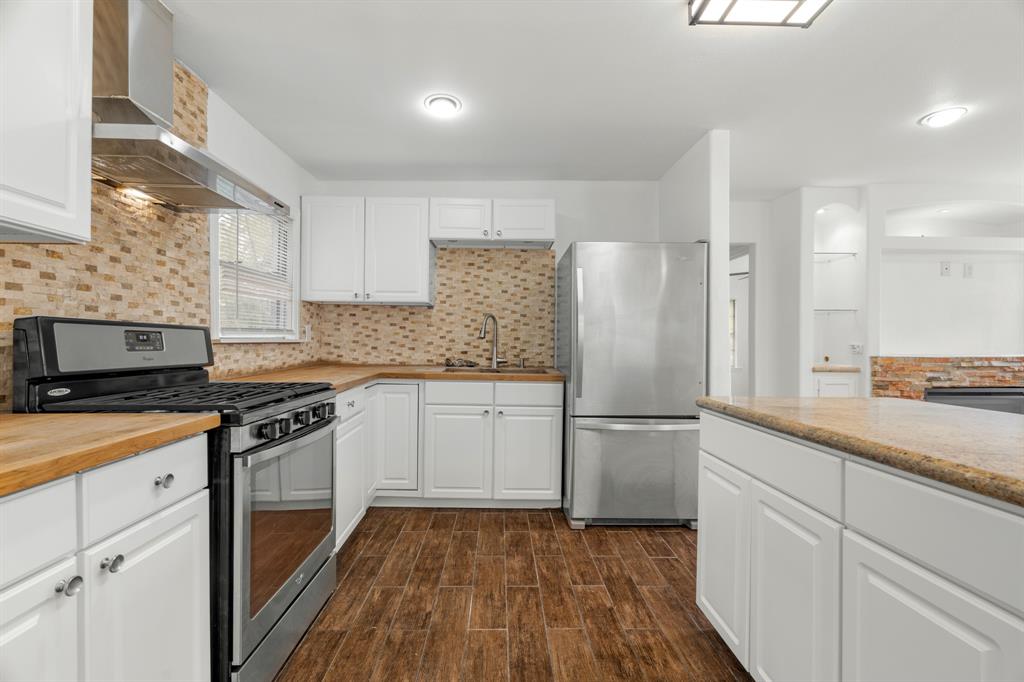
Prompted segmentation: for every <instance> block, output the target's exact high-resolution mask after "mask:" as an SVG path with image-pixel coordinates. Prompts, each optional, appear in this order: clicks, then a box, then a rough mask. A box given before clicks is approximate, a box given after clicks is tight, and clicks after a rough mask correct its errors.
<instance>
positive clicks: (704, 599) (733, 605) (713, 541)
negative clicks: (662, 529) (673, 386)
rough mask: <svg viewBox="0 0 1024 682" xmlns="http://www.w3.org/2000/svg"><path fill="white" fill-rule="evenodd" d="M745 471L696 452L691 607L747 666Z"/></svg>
mask: <svg viewBox="0 0 1024 682" xmlns="http://www.w3.org/2000/svg"><path fill="white" fill-rule="evenodd" d="M750 483H751V479H750V477H749V476H747V475H746V474H744V473H743V472H741V471H740V470H739V469H734V468H733V467H731V466H729V465H728V464H726V463H725V462H722V461H720V460H718V459H716V458H714V457H712V456H711V455H709V454H708V453H706V452H703V451H702V452H701V453H700V475H699V477H698V493H697V518H698V520H699V523H700V530H699V531H698V532H697V606H699V607H700V610H701V611H703V612H704V615H705V616H707V617H708V620H710V621H711V623H712V625H714V626H715V629H716V630H717V631H718V634H720V635H721V636H722V639H724V640H725V643H726V644H727V645H728V646H729V648H730V649H732V652H733V654H735V655H736V658H737V659H739V661H740V663H742V664H743V666H744V667H747V617H748V615H749V608H750V603H749V599H748V594H749V592H748V591H749V583H750V580H749V579H750Z"/></svg>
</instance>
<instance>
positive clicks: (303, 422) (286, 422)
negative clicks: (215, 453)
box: [231, 399, 336, 452]
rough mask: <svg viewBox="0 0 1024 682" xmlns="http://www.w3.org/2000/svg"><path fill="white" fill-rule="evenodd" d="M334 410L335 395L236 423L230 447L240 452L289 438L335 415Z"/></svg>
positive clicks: (233, 450)
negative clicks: (251, 421) (238, 424)
mask: <svg viewBox="0 0 1024 682" xmlns="http://www.w3.org/2000/svg"><path fill="white" fill-rule="evenodd" d="M335 410H336V407H335V403H334V400H333V399H331V400H324V401H317V402H313V403H309V404H306V405H303V406H301V407H297V408H294V409H291V410H284V411H282V412H280V413H278V414H275V415H273V416H271V417H267V418H265V419H261V420H259V421H256V422H253V423H251V424H246V425H245V426H240V427H234V428H232V434H231V450H232V452H241V451H244V450H249V449H251V448H255V447H257V446H260V445H264V444H266V443H269V442H272V441H275V440H280V439H282V438H287V437H288V436H290V435H291V434H293V433H296V432H298V431H303V430H306V429H308V428H309V427H311V426H314V425H316V424H318V423H320V422H325V421H328V420H331V419H333V418H334V414H335Z"/></svg>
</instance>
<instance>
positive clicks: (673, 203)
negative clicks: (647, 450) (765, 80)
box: [658, 130, 732, 395]
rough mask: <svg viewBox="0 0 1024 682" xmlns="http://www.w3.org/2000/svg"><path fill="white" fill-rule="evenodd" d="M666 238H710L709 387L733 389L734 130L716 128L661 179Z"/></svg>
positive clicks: (662, 232) (723, 392) (660, 213)
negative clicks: (731, 188) (731, 214)
mask: <svg viewBox="0 0 1024 682" xmlns="http://www.w3.org/2000/svg"><path fill="white" fill-rule="evenodd" d="M658 206H659V209H658V223H659V229H658V234H659V239H660V240H661V241H669V242H670V241H684V242H692V241H697V240H700V239H705V240H707V241H708V276H707V289H708V293H707V295H708V372H707V374H708V392H709V393H710V394H712V395H728V394H729V392H730V390H731V383H732V380H731V376H730V374H731V372H730V367H729V131H727V130H711V131H709V132H708V133H707V134H706V135H705V136H704V137H702V138H701V139H700V140H699V141H698V142H697V143H696V144H695V145H693V147H691V148H690V149H689V150H688V151H687V152H686V153H685V154H683V156H682V157H681V158H680V159H679V160H678V161H676V163H675V164H674V165H673V166H672V167H671V168H669V170H668V171H667V172H666V173H665V175H664V176H662V178H661V180H659V181H658Z"/></svg>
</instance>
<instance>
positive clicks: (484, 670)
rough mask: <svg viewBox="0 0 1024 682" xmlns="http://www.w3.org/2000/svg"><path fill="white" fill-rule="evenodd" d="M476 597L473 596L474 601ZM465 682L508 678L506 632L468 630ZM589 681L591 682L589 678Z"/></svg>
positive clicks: (495, 680) (464, 659)
mask: <svg viewBox="0 0 1024 682" xmlns="http://www.w3.org/2000/svg"><path fill="white" fill-rule="evenodd" d="M475 599H476V597H474V601H475ZM462 679H463V680H465V682H477V681H479V682H504V681H505V680H508V632H507V631H505V630H470V631H469V633H468V635H467V636H466V653H465V655H464V657H463V659H462ZM589 682H593V680H590V681H589Z"/></svg>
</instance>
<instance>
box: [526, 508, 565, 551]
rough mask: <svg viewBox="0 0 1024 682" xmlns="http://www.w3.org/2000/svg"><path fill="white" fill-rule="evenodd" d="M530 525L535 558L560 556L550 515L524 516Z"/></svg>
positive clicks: (532, 514) (533, 514)
mask: <svg viewBox="0 0 1024 682" xmlns="http://www.w3.org/2000/svg"><path fill="white" fill-rule="evenodd" d="M526 518H527V520H528V522H529V524H530V537H531V538H532V540H533V553H534V555H535V556H546V555H551V554H561V553H562V547H561V546H560V545H559V544H558V538H556V537H555V528H554V526H553V525H552V524H551V515H550V514H548V513H536V512H531V513H529V514H527V515H526Z"/></svg>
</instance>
